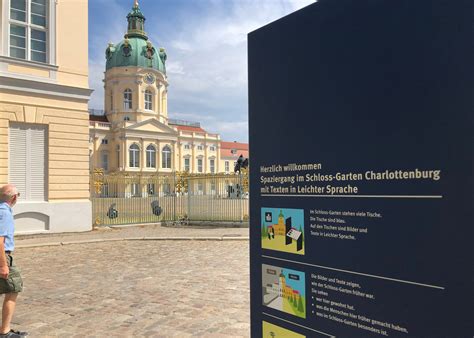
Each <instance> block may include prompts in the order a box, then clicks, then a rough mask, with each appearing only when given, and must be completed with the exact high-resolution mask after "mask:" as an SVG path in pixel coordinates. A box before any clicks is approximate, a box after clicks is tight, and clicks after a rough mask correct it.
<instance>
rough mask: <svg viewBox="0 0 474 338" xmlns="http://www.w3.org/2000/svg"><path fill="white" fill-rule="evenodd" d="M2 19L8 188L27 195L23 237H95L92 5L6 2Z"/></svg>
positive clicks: (2, 131)
mask: <svg viewBox="0 0 474 338" xmlns="http://www.w3.org/2000/svg"><path fill="white" fill-rule="evenodd" d="M0 15H1V23H0V37H1V38H0V184H1V185H3V184H6V183H8V182H10V183H13V184H15V185H16V186H17V187H18V189H19V191H20V193H21V197H20V201H19V203H18V204H17V205H16V206H15V208H14V216H15V220H16V230H17V232H21V233H29V232H35V233H38V232H63V231H85V230H89V229H90V228H91V221H90V220H91V203H90V201H89V114H88V107H87V105H88V101H89V97H90V94H91V90H90V89H89V85H88V54H87V50H88V48H87V47H88V2H87V0H82V1H56V0H22V1H17V0H11V1H10V0H2V1H1V2H0ZM78 45H79V46H81V48H77V46H78Z"/></svg>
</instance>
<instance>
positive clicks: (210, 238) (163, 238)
mask: <svg viewBox="0 0 474 338" xmlns="http://www.w3.org/2000/svg"><path fill="white" fill-rule="evenodd" d="M248 240H249V237H248V236H241V237H230V236H216V237H125V238H104V239H86V240H80V241H64V242H46V243H37V244H23V245H22V244H18V245H15V248H16V249H26V248H39V247H47V246H62V245H72V244H92V243H105V242H120V241H223V242H225V241H248Z"/></svg>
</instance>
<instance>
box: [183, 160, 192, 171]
mask: <svg viewBox="0 0 474 338" xmlns="http://www.w3.org/2000/svg"><path fill="white" fill-rule="evenodd" d="M184 171H187V172H190V171H191V159H190V158H189V157H185V158H184Z"/></svg>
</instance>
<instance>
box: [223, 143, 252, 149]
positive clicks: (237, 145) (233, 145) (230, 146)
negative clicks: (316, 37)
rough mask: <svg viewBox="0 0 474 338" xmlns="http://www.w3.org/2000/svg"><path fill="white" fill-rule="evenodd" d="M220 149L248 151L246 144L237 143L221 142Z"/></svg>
mask: <svg viewBox="0 0 474 338" xmlns="http://www.w3.org/2000/svg"><path fill="white" fill-rule="evenodd" d="M221 149H237V150H249V144H248V143H239V142H225V141H222V142H221Z"/></svg>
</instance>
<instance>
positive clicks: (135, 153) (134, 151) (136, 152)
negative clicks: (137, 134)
mask: <svg viewBox="0 0 474 338" xmlns="http://www.w3.org/2000/svg"><path fill="white" fill-rule="evenodd" d="M128 152H129V157H130V158H129V167H130V168H138V167H140V148H139V147H138V145H136V144H135V143H134V144H132V145H131V146H130V148H129V149H128Z"/></svg>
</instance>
